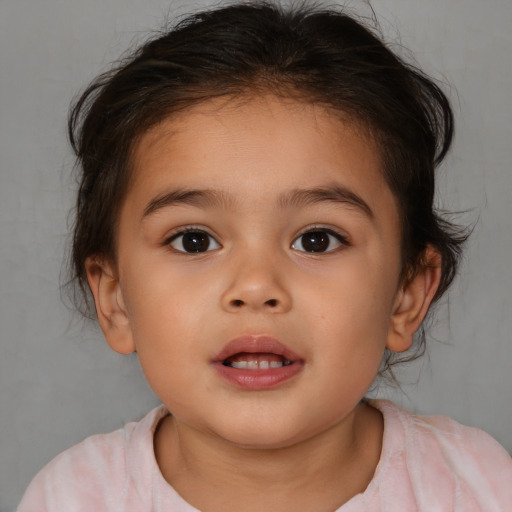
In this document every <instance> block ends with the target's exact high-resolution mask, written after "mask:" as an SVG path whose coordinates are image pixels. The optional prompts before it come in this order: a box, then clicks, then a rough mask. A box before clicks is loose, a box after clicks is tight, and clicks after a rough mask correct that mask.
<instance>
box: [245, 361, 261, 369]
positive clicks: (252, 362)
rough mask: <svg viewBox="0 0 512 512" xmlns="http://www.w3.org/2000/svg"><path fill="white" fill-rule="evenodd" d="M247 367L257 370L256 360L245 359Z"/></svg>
mask: <svg viewBox="0 0 512 512" xmlns="http://www.w3.org/2000/svg"><path fill="white" fill-rule="evenodd" d="M247 369H248V370H257V369H258V361H255V360H253V361H247Z"/></svg>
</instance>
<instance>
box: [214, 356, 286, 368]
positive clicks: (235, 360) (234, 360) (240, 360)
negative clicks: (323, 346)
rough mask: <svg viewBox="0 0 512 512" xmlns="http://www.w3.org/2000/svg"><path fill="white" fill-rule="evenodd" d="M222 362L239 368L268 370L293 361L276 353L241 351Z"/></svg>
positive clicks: (230, 366)
mask: <svg viewBox="0 0 512 512" xmlns="http://www.w3.org/2000/svg"><path fill="white" fill-rule="evenodd" d="M222 364H223V365H224V366H227V367H229V368H237V369H239V370H268V369H269V368H271V369H275V368H282V367H283V366H290V365H291V364H293V361H290V360H289V359H285V358H284V357H283V356H279V355H277V354H265V353H250V352H241V353H238V354H235V355H234V356H232V357H228V358H227V359H224V361H222Z"/></svg>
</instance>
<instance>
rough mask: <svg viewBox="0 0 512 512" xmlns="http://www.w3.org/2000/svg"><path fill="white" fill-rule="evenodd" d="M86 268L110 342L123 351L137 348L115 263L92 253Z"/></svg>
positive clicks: (97, 308)
mask: <svg viewBox="0 0 512 512" xmlns="http://www.w3.org/2000/svg"><path fill="white" fill-rule="evenodd" d="M85 269H86V272H87V280H88V282H89V287H90V289H91V292H92V294H93V297H94V304H95V306H96V314H97V316H98V322H99V324H100V327H101V330H102V331H103V334H104V335H105V338H106V340H107V343H108V344H109V345H110V347H111V348H112V349H113V350H115V351H116V352H119V353H120V354H130V353H132V352H135V350H136V349H135V344H134V341H133V335H132V330H131V325H130V320H129V317H128V314H127V311H126V306H125V303H124V298H123V293H122V290H121V287H120V285H119V279H118V277H117V273H116V271H115V269H114V267H113V265H111V264H110V263H108V262H106V261H105V260H102V259H99V258H95V257H89V258H87V261H86V263H85Z"/></svg>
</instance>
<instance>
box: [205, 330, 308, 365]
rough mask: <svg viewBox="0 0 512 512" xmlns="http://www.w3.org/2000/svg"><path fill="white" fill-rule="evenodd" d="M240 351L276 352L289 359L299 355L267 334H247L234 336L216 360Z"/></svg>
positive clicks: (291, 359) (292, 359) (219, 360)
mask: <svg viewBox="0 0 512 512" xmlns="http://www.w3.org/2000/svg"><path fill="white" fill-rule="evenodd" d="M240 353H249V354H256V353H265V354H276V355H278V356H281V357H283V358H284V359H286V360H288V361H292V362H293V361H297V360H299V359H300V357H299V355H298V354H296V353H295V352H294V351H293V350H291V349H289V348H288V347H287V346H286V345H284V344H283V343H281V342H280V341H279V340H277V339H276V338H273V337H272V336H266V335H247V336H240V337H238V338H234V339H232V340H231V341H229V342H228V343H227V344H226V345H225V346H224V348H223V349H222V350H221V351H220V352H219V353H218V354H217V355H216V356H215V357H214V358H213V361H214V362H222V361H225V360H226V359H228V358H230V357H232V356H234V355H236V354H240Z"/></svg>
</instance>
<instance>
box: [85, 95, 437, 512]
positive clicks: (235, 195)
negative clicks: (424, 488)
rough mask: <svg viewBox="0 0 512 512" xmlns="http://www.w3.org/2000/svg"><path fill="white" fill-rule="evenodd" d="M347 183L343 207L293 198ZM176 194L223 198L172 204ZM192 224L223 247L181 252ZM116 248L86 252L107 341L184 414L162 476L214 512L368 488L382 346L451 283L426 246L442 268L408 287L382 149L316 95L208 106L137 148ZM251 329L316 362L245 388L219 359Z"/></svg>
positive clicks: (165, 430)
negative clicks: (310, 236) (309, 238)
mask: <svg viewBox="0 0 512 512" xmlns="http://www.w3.org/2000/svg"><path fill="white" fill-rule="evenodd" d="M333 186H336V187H338V189H342V190H343V193H344V195H342V197H338V200H336V201H334V200H326V199H325V198H324V199H323V200H316V201H314V202H312V201H310V202H308V201H304V193H302V195H301V196H300V197H301V198H302V201H290V200H289V199H290V194H291V192H295V193H296V192H297V191H304V190H311V189H318V188H322V189H325V188H326V187H331V188H332V187H333ZM176 190H179V191H191V190H203V191H204V190H208V191H210V192H209V195H208V196H207V197H204V196H197V194H196V195H195V196H194V198H193V200H189V201H185V202H184V201H173V202H170V201H169V200H167V201H165V200H163V199H162V198H163V197H165V196H166V194H167V195H169V193H171V195H172V194H173V193H174V195H173V196H172V197H173V199H176V194H175V191H176ZM211 191H213V194H211ZM299 195H300V193H299ZM296 196H297V193H296ZM167 199H169V196H168V197H167ZM296 199H297V197H296ZM317 199H318V198H317ZM190 226H192V227H193V229H194V230H195V231H198V230H201V231H204V232H206V233H208V234H209V235H211V236H212V238H211V239H210V247H209V248H210V249H211V250H208V251H206V252H201V253H186V252H182V251H181V250H180V249H182V246H181V245H180V243H181V240H182V238H181V237H180V236H179V235H178V233H179V231H180V230H182V229H183V228H184V227H190ZM326 229H327V230H329V233H335V235H331V238H330V243H331V245H330V246H329V248H328V250H327V251H324V252H314V253H312V252H307V251H304V250H303V245H301V244H302V242H303V241H304V239H303V238H301V236H302V235H303V234H304V233H305V232H311V231H316V232H318V231H321V230H324V231H325V230H326ZM117 243H118V256H117V261H116V262H113V263H112V262H109V261H108V260H105V259H102V258H101V257H99V256H96V257H91V258H89V260H88V262H87V272H88V277H89V283H90V286H91V290H92V292H93V294H94V297H95V300H96V308H97V312H98V318H99V321H100V324H101V326H102V329H103V331H104V333H105V336H106V339H107V341H108V342H109V344H110V345H111V346H112V348H113V349H114V350H116V351H118V352H120V353H130V352H133V351H137V353H138V356H139V358H140V362H141V365H142V368H143V370H144V373H145V375H146V378H147V380H148V382H149V384H150V385H151V387H152V388H153V390H154V391H155V393H156V394H157V396H158V397H159V398H160V400H161V401H162V402H163V403H164V404H165V405H166V406H167V408H168V409H169V411H171V413H172V416H171V415H170V416H167V417H166V418H165V419H164V420H163V421H162V422H161V424H160V426H159V429H158V430H157V433H156V435H155V455H156V458H157V461H158V463H159V466H160V469H161V472H162V475H163V477H164V478H165V479H166V480H167V481H168V482H170V483H171V484H172V485H173V486H174V487H175V488H176V490H177V491H178V492H179V493H180V494H181V495H182V496H183V497H184V498H185V499H186V500H187V501H189V502H190V503H191V504H192V505H194V506H195V507H197V508H199V509H200V510H203V511H205V512H215V511H221V510H233V509H240V510H244V511H252V510H274V511H288V510H302V511H308V510H311V511H313V510H314V511H318V510H334V509H335V508H337V507H339V506H340V505H341V504H343V503H344V502H346V501H347V500H349V499H350V498H351V497H352V496H354V495H355V494H357V493H359V492H363V491H364V489H365V488H366V486H367V485H368V483H369V481H370V480H371V478H372V476H373V473H374V471H375V468H376V465H377V463H378V460H379V456H380V450H381V440H382V432H383V421H382V417H381V415H380V413H379V412H378V411H376V410H375V409H373V408H372V407H370V406H369V405H367V404H366V403H364V402H361V399H362V398H363V397H364V395H365V393H366V391H367V389H368V387H369V386H370V385H371V383H372V382H373V380H374V378H375V376H376V374H377V372H378V368H379V364H380V361H381V359H382V356H383V352H384V349H385V348H386V347H388V348H389V349H391V350H395V351H404V350H406V349H407V348H409V346H410V345H411V343H412V337H413V334H414V332H415V331H416V330H417V329H418V327H419V326H420V324H421V321H422V320H423V318H424V316H425V314H426V312H427V310H428V307H429V304H430V301H431V300H432V297H433V295H434V293H435V290H436V288H437V286H438V283H439V277H440V270H439V261H438V257H437V254H436V253H435V251H434V249H432V248H429V249H428V250H427V253H428V254H427V260H428V261H429V262H430V263H431V265H429V266H428V267H425V268H423V269H420V270H419V271H418V273H417V274H416V276H415V277H414V279H412V280H411V281H410V282H408V283H407V284H404V283H401V282H400V281H399V276H400V270H401V258H400V224H399V217H398V210H397V206H396V201H395V198H394V197H393V195H392V193H391V191H390V190H389V188H388V186H387V185H386V183H385V181H384V179H383V177H382V172H381V160H380V155H379V153H378V151H377V148H376V146H375V144H374V143H373V142H372V141H371V140H370V139H369V138H368V137H367V136H365V135H364V134H363V132H362V131H361V130H358V129H357V128H356V127H355V125H354V124H350V123H347V122H342V121H341V120H340V119H339V116H335V115H334V114H333V113H331V112H329V111H326V110H324V109H323V108H321V107H319V106H315V105H310V104H305V103H298V102H294V101H291V100H289V101H286V100H283V99H278V98H275V97H273V96H266V97H252V98H246V100H245V101H243V102H231V103H229V104H228V103H226V102H225V101H224V102H222V101H220V100H216V101H212V102H210V103H205V104H202V105H199V106H197V107H194V108H192V109H190V110H188V111H187V112H185V113H184V114H182V115H181V116H180V117H178V118H174V119H169V120H167V121H165V122H164V123H162V124H160V125H159V126H157V127H155V128H153V129H152V130H151V131H150V132H148V133H147V134H146V135H145V136H143V137H142V139H141V140H140V142H139V143H138V146H137V147H136V148H135V156H134V174H133V178H132V183H131V187H130V188H129V191H128V193H127V196H126V198H125V201H124V204H123V207H122V210H121V214H120V222H119V230H118V240H117ZM331 248H332V250H331ZM241 335H256V336H259V335H266V336H272V337H274V338H276V339H278V340H279V341H280V342H281V343H284V344H285V345H286V346H287V347H289V348H290V349H291V350H293V351H294V352H295V353H296V354H298V355H299V356H300V358H301V359H302V361H303V363H304V365H303V368H302V369H301V371H300V372H299V373H298V374H297V375H295V376H294V377H293V378H291V379H289V380H287V381H286V382H284V383H282V384H281V385H278V386H276V387H275V388H272V389H265V390H259V391H254V390H246V389H240V388H239V387H237V386H235V385H233V384H232V383H230V382H227V381H226V380H224V379H223V378H222V377H220V376H219V374H218V372H216V371H215V369H214V367H213V366H212V359H213V358H214V357H215V355H216V354H218V353H219V352H220V351H221V349H222V348H223V347H224V346H225V345H226V344H227V343H228V342H229V341H230V340H232V339H233V338H236V337H238V336H241ZM305 461H307V463H305Z"/></svg>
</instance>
